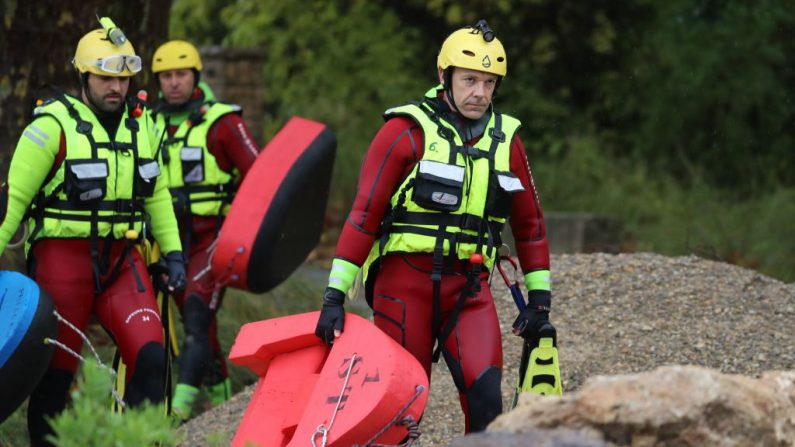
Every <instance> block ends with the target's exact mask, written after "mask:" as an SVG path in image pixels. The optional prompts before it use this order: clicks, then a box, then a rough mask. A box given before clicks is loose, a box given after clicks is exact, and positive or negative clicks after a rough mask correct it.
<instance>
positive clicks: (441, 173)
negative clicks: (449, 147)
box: [420, 160, 464, 182]
mask: <svg viewBox="0 0 795 447" xmlns="http://www.w3.org/2000/svg"><path fill="white" fill-rule="evenodd" d="M420 173H422V174H431V175H434V176H436V177H440V178H445V179H449V180H455V181H457V182H463V181H464V167H463V166H457V165H450V164H447V163H441V162H438V161H433V160H420Z"/></svg>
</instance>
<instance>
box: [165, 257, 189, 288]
mask: <svg viewBox="0 0 795 447" xmlns="http://www.w3.org/2000/svg"><path fill="white" fill-rule="evenodd" d="M166 265H167V266H168V290H169V291H171V292H173V291H175V290H181V289H183V288H184V287H185V283H186V282H187V280H186V278H185V261H184V260H183V258H182V252H181V251H172V252H171V253H169V254H167V255H166Z"/></svg>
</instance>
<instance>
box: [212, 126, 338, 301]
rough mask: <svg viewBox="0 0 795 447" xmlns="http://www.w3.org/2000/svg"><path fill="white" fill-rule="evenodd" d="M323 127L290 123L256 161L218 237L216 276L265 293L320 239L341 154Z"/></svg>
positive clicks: (214, 256)
mask: <svg viewBox="0 0 795 447" xmlns="http://www.w3.org/2000/svg"><path fill="white" fill-rule="evenodd" d="M336 146H337V142H336V138H335V137H334V133H333V132H332V131H331V130H330V129H329V128H328V127H326V126H325V125H324V124H322V123H318V122H315V121H311V120H307V119H304V118H299V117H293V118H291V119H290V121H288V122H287V124H285V126H284V127H283V128H282V129H281V130H280V131H279V133H277V134H276V136H274V137H273V139H272V140H271V141H270V142H269V143H268V145H267V146H265V148H264V149H263V150H262V152H261V153H260V154H259V156H258V157H257V159H256V161H255V162H254V165H253V166H252V167H251V169H250V170H249V172H248V174H247V175H246V178H245V179H243V182H242V183H241V184H240V187H239V188H238V190H237V193H236V194H235V199H234V200H233V201H232V206H231V207H230V210H229V213H228V214H227V216H226V219H225V221H224V224H223V226H221V230H220V232H219V234H218V242H217V246H216V250H215V254H214V255H213V258H212V271H213V274H214V275H215V277H216V278H219V280H223V281H225V282H227V284H228V285H229V286H232V287H236V288H239V289H243V290H249V291H251V292H255V293H263V292H267V291H268V290H270V289H272V288H274V287H276V286H277V285H279V284H280V283H281V282H282V281H284V280H285V279H286V278H287V277H288V276H290V274H292V272H293V271H294V270H295V269H296V268H297V267H298V266H299V265H300V264H301V263H302V262H303V261H304V260H305V259H306V257H307V255H308V254H309V252H310V251H312V249H314V248H315V246H316V245H317V243H318V241H319V240H320V234H321V232H322V231H323V221H324V217H325V211H326V202H327V201H328V192H329V185H330V182H331V172H332V169H333V168H334V155H335V151H336Z"/></svg>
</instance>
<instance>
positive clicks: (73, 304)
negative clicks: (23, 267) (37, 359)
mask: <svg viewBox="0 0 795 447" xmlns="http://www.w3.org/2000/svg"><path fill="white" fill-rule="evenodd" d="M112 244H113V246H112V249H111V251H110V257H109V265H110V266H111V267H112V266H114V265H115V264H116V262H117V261H118V260H119V256H120V255H121V253H122V250H123V249H124V247H125V245H127V242H126V241H123V240H121V241H114V242H112ZM104 246H105V242H100V247H99V249H100V252H102V250H104ZM28 262H29V265H30V273H31V275H32V277H33V278H34V279H35V280H36V281H37V282H38V283H39V284H40V285H41V287H42V288H44V289H45V290H47V291H48V292H50V294H51V295H52V297H53V300H54V301H55V307H56V309H57V310H58V313H59V314H60V315H61V316H62V317H64V319H66V320H67V321H69V322H70V323H72V324H73V325H74V326H75V327H77V328H78V329H79V330H80V331H83V332H84V331H85V329H86V327H87V326H88V322H89V318H90V317H91V315H92V314H94V315H96V318H97V321H98V322H99V323H100V324H101V325H102V327H103V328H105V330H106V331H107V332H108V333H109V334H110V335H111V337H113V339H114V340H115V341H116V344H117V346H118V348H119V351H120V353H121V357H122V359H123V360H124V363H125V365H126V367H127V377H126V378H127V380H129V379H130V377H131V376H132V375H133V373H134V372H135V369H136V361H137V356H138V352H139V351H140V350H141V348H142V347H143V346H144V345H146V344H147V343H150V342H154V343H157V344H159V345H161V346H162V345H163V323H162V322H161V321H160V310H159V309H158V307H157V301H156V300H155V293H154V290H153V288H152V283H151V281H150V279H149V273H148V272H147V270H146V264H145V263H144V261H143V259H142V258H141V255H140V254H139V253H138V250H135V249H132V250H130V258H128V259H125V260H122V264H121V269H120V270H119V273H118V276H117V278H116V280H115V281H113V283H112V284H110V285H109V286H108V287H107V289H105V290H103V291H102V292H100V293H97V294H95V290H94V280H93V277H92V273H91V272H92V260H91V249H90V242H89V241H88V240H87V239H42V240H40V241H38V242H37V243H35V244H34V245H33V247H31V250H30V253H29V261H28ZM131 263H132V264H133V265H134V267H133V265H131ZM133 268H135V273H133V270H132V269H133ZM136 276H137V277H138V278H137V279H136ZM106 278H107V275H105V276H104V277H103V278H102V280H103V281H104V280H105V279H106ZM139 281H140V282H139ZM139 284H140V285H141V286H143V288H144V290H143V291H140V290H139V289H138V286H139ZM58 341H60V342H61V343H63V344H65V345H66V346H68V347H69V348H70V349H72V350H73V351H75V352H80V349H81V346H82V345H83V340H82V338H81V337H80V335H79V334H77V333H76V332H75V331H73V330H72V329H70V328H68V327H67V326H66V325H65V324H64V323H59V324H58ZM77 366H78V359H77V358H75V357H74V356H72V355H71V354H69V353H68V352H66V351H65V350H63V349H56V350H55V351H54V353H53V356H52V360H51V361H50V368H56V369H63V370H67V371H69V372H71V373H72V374H74V372H75V371H76V370H77Z"/></svg>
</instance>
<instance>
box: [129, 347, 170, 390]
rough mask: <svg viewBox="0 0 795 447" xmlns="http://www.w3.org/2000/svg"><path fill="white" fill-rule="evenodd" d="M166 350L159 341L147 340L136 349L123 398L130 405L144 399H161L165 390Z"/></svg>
mask: <svg viewBox="0 0 795 447" xmlns="http://www.w3.org/2000/svg"><path fill="white" fill-rule="evenodd" d="M165 372H166V350H165V348H164V347H163V345H161V344H160V343H157V342H149V343H147V344H145V345H144V347H143V348H141V350H140V351H138V356H137V357H136V360H135V370H134V371H133V372H132V374H131V376H130V381H129V382H128V383H127V392H126V393H125V396H124V400H126V401H127V403H128V404H129V405H131V406H136V405H138V404H140V403H141V402H142V401H143V400H144V399H147V400H149V401H150V402H153V403H157V402H161V401H162V400H163V396H164V395H165V390H166V388H165V387H166V385H165V384H166V378H165Z"/></svg>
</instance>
